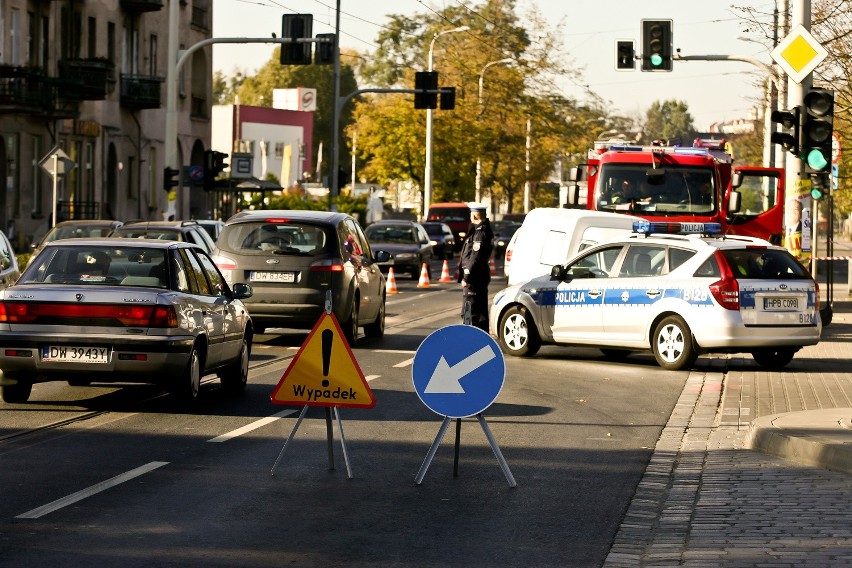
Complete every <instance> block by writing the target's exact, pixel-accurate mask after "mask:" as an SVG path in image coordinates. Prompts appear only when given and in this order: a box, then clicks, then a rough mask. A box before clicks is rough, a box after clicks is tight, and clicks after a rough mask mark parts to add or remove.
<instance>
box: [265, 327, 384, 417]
mask: <svg viewBox="0 0 852 568" xmlns="http://www.w3.org/2000/svg"><path fill="white" fill-rule="evenodd" d="M270 399H271V400H272V402H273V403H275V404H297V405H304V406H345V407H349V408H372V407H373V406H375V405H376V398H375V397H374V396H373V391H372V390H370V387H369V386H368V385H367V379H365V378H364V373H362V372H361V367H359V366H358V362H357V361H356V360H355V355H353V354H352V349H350V348H349V343H347V341H346V339H345V338H344V337H343V331H342V330H341V329H340V324H339V323H337V318H335V317H334V314H329V313H323V315H322V317H320V319H319V320H318V321H317V323H316V325H315V326H314V328H313V329H312V330H311V333H310V334H308V338H307V339H306V340H305V342H304V343H303V344H302V347H300V348H299V351H298V353H296V356H295V357H294V358H293V360H292V361H291V362H290V366H289V367H287V370H286V371H284V375H283V376H282V377H281V380H280V381H279V382H278V386H276V387H275V390H273V391H272V395H271V396H270Z"/></svg>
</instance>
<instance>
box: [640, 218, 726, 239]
mask: <svg viewBox="0 0 852 568" xmlns="http://www.w3.org/2000/svg"><path fill="white" fill-rule="evenodd" d="M633 232H634V233H640V234H645V235H650V234H653V233H658V234H659V233H663V234H669V235H708V236H716V235H721V234H722V224H721V223H673V222H665V221H634V222H633Z"/></svg>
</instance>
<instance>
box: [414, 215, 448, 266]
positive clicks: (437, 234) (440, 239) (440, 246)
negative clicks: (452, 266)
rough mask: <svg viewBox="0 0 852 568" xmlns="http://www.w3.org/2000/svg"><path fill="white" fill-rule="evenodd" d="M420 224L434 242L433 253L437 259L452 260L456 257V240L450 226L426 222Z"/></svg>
mask: <svg viewBox="0 0 852 568" xmlns="http://www.w3.org/2000/svg"><path fill="white" fill-rule="evenodd" d="M420 224H421V225H423V228H424V229H426V234H427V235H429V239H430V240H431V241H432V251H433V252H434V253H435V256H436V257H437V258H446V259H451V258H453V256H455V249H456V238H455V236H453V230H452V229H450V226H449V225H447V224H446V223H439V222H437V221H426V222H425V223H420Z"/></svg>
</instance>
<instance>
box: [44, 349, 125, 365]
mask: <svg viewBox="0 0 852 568" xmlns="http://www.w3.org/2000/svg"><path fill="white" fill-rule="evenodd" d="M41 360H42V361H47V362H49V363H109V348H108V347H67V346H62V347H55V346H53V345H50V346H47V347H42V348H41Z"/></svg>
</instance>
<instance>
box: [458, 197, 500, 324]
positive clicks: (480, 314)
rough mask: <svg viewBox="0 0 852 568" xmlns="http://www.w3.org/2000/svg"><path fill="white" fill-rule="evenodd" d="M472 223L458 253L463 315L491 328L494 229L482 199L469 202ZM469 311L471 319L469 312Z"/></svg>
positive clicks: (471, 322) (471, 321) (470, 322)
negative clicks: (489, 312) (489, 313)
mask: <svg viewBox="0 0 852 568" xmlns="http://www.w3.org/2000/svg"><path fill="white" fill-rule="evenodd" d="M467 206H468V207H469V208H470V223H471V224H470V227H469V228H468V230H467V238H466V239H465V240H464V244H463V245H462V250H461V255H460V256H459V276H458V281H459V282H461V285H462V291H463V302H462V319H463V321H464V323H467V324H470V325H475V326H476V327H478V328H480V329H482V330H483V331H486V332H487V331H488V283H489V282H491V267H490V266H489V264H488V261H489V259H490V258H491V250H492V249H493V246H494V245H493V242H494V232H493V231H492V230H491V222H490V221H489V220H488V218H487V217H486V213H485V212H486V207H485V205H483V204H481V203H468V204H467ZM468 313H469V314H470V320H469V321H468V319H467V314H468Z"/></svg>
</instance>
